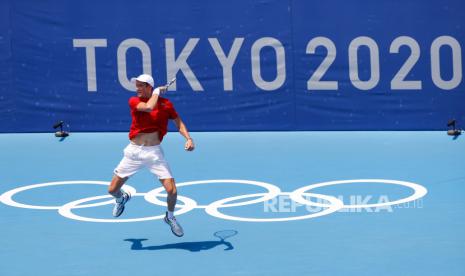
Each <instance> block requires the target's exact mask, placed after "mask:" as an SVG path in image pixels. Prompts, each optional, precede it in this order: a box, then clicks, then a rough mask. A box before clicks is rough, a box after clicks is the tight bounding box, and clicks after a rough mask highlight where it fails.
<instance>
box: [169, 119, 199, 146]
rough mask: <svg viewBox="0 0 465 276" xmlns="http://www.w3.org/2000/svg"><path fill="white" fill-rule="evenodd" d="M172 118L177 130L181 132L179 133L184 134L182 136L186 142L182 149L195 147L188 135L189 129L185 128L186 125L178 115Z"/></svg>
mask: <svg viewBox="0 0 465 276" xmlns="http://www.w3.org/2000/svg"><path fill="white" fill-rule="evenodd" d="M173 120H174V123H175V124H176V127H177V128H178V130H179V133H181V135H182V136H184V138H186V140H187V141H186V144H185V145H184V149H185V150H187V151H193V150H194V148H195V144H194V140H192V138H191V136H190V135H189V131H188V130H187V127H186V125H185V124H184V122H183V121H182V120H181V118H180V117H179V116H178V117H176V118H175V119H173Z"/></svg>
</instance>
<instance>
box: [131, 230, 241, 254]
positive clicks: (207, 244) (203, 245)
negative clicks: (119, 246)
mask: <svg viewBox="0 0 465 276" xmlns="http://www.w3.org/2000/svg"><path fill="white" fill-rule="evenodd" d="M226 231H228V232H226ZM226 231H218V232H215V234H214V236H215V237H218V238H219V239H220V240H218V241H217V240H212V241H198V242H178V243H169V244H163V245H143V244H142V242H143V241H147V240H148V239H125V241H128V242H132V245H131V250H165V249H183V250H188V251H191V252H199V251H204V250H210V249H213V248H215V247H217V246H221V245H224V246H225V248H224V250H225V251H227V250H233V249H234V246H233V245H232V243H230V242H228V241H225V239H227V238H229V237H232V236H234V235H236V234H237V231H235V230H226ZM222 232H224V233H226V234H224V235H221V233H222ZM218 233H219V234H218Z"/></svg>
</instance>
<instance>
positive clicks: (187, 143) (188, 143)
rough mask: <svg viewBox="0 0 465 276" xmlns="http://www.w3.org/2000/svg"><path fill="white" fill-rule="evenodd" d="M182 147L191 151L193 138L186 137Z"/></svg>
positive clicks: (193, 146) (193, 145) (193, 147)
mask: <svg viewBox="0 0 465 276" xmlns="http://www.w3.org/2000/svg"><path fill="white" fill-rule="evenodd" d="M184 149H185V150H187V151H193V150H194V149H195V144H194V140H192V139H187V141H186V144H185V145H184Z"/></svg>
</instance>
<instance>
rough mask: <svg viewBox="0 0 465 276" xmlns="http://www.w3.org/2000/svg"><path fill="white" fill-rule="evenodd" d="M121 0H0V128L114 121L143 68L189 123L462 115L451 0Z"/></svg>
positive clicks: (369, 122) (242, 125)
mask: <svg viewBox="0 0 465 276" xmlns="http://www.w3.org/2000/svg"><path fill="white" fill-rule="evenodd" d="M133 2H135V3H131V2H130V1H123V0H116V1H88V0H84V1H62V0H47V1H34V0H10V1H8V0H0V8H1V9H0V66H1V67H0V68H1V71H0V92H1V95H0V105H1V106H0V132H44V131H51V130H52V129H51V125H53V123H54V122H56V121H58V120H64V121H66V122H67V123H69V124H70V126H71V130H72V131H127V130H128V127H129V124H130V116H129V110H128V106H127V100H128V98H129V97H130V96H131V95H134V94H133V92H131V91H129V90H130V89H132V88H131V87H130V86H129V85H128V83H127V82H128V79H129V78H130V77H133V76H136V75H138V74H140V73H142V72H145V73H152V74H153V75H154V78H155V81H156V82H157V83H158V84H164V83H165V82H166V80H167V79H169V78H170V77H171V76H174V75H175V76H176V77H177V83H176V86H175V87H172V89H173V90H172V91H169V93H168V94H167V97H168V98H170V99H171V100H172V101H173V103H174V104H175V107H176V108H177V110H178V112H179V113H180V115H181V117H182V118H183V119H184V120H185V121H186V123H187V125H188V127H189V129H190V130H194V131H215V130H217V131H219V130H411V129H414V130H436V129H437V130H439V129H445V128H446V126H445V124H446V123H447V120H448V119H451V118H456V119H458V121H459V122H460V121H462V122H465V108H464V107H465V91H464V83H463V76H462V72H463V55H462V46H463V44H464V39H465V24H464V22H465V21H464V20H463V18H465V2H463V1H462V0H445V1H421V0H403V1H401V0H390V1H369V0H351V1H345V0H327V1H310V0H287V1H285V0H261V1H257V0H236V1H218V0H204V1H192V0H172V1H151V0H141V1H133Z"/></svg>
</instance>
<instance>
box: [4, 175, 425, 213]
mask: <svg viewBox="0 0 465 276" xmlns="http://www.w3.org/2000/svg"><path fill="white" fill-rule="evenodd" d="M218 182H219V183H243V184H252V185H258V186H262V187H265V188H266V189H268V190H269V193H257V194H247V195H240V196H235V197H229V198H224V199H221V200H217V201H215V202H213V203H210V204H209V205H206V206H200V205H197V203H196V202H195V201H194V200H192V199H190V198H187V197H181V196H180V199H181V201H185V203H186V205H187V207H185V206H186V205H178V206H179V207H185V208H181V210H178V211H176V212H175V214H183V213H186V212H189V211H191V210H192V209H194V208H204V209H206V210H207V209H209V211H207V213H209V214H210V215H213V216H216V217H219V218H224V219H233V220H239V221H261V222H266V221H287V220H298V219H305V218H311V217H317V216H323V215H327V214H330V213H333V212H335V211H337V210H334V211H333V209H336V208H337V206H335V205H336V203H335V204H330V205H328V204H322V203H317V202H312V201H310V200H306V199H304V198H303V195H313V196H314V197H320V198H323V197H327V198H334V197H332V196H327V195H321V194H310V193H307V191H309V190H312V189H316V188H318V187H323V186H330V185H337V184H349V183H366V182H372V183H382V184H396V185H401V186H406V187H409V188H411V189H413V190H414V194H413V195H411V196H409V197H406V198H403V199H400V200H396V201H389V202H384V203H376V204H364V205H362V204H360V205H344V204H343V205H342V208H369V207H381V206H390V205H396V204H402V203H406V202H410V201H413V200H417V199H419V198H421V197H423V196H425V195H426V194H427V192H428V191H427V189H426V188H425V187H423V186H421V185H419V184H416V183H412V182H407V181H400V180H386V179H354V180H338V181H329V182H322V183H317V184H311V185H308V186H305V187H301V188H299V189H296V190H294V191H293V192H281V190H280V188H279V187H277V186H275V185H273V184H269V183H265V182H259V181H251V180H230V179H220V180H199V181H189V182H181V183H179V184H178V186H185V185H194V184H208V183H218ZM65 184H98V185H109V182H105V181H89V180H76V181H57V182H46V183H40V184H32V185H27V186H23V187H19V188H15V189H13V190H10V191H7V192H5V193H3V194H1V195H0V202H2V203H4V204H6V205H10V206H13V207H19V208H28V209H43V210H51V209H58V210H59V213H60V214H61V213H63V210H64V211H65V212H64V213H65V214H66V215H69V216H71V218H72V219H78V220H83V221H97V222H133V221H143V220H154V219H160V218H162V217H164V215H160V216H154V217H144V218H132V219H126V220H122V219H94V218H86V217H80V216H77V215H75V214H73V213H72V212H71V209H74V208H88V207H96V206H102V205H106V204H109V203H113V202H114V201H113V199H111V200H108V201H104V202H99V203H93V204H84V205H80V204H81V203H83V202H86V201H91V200H97V199H103V198H107V197H108V198H111V196H110V195H104V196H96V197H88V198H84V199H80V200H76V201H73V202H69V203H67V204H65V205H63V206H41V205H28V204H23V203H19V202H16V201H14V200H13V196H14V195H15V194H17V193H19V192H21V191H25V190H29V189H34V188H39V187H46V186H53V185H65ZM125 188H127V190H128V191H130V192H131V193H132V194H134V195H136V196H142V195H144V198H145V199H146V200H147V198H149V197H148V196H149V193H150V196H152V195H153V197H152V198H155V199H156V196H164V197H166V194H160V193H159V192H160V191H162V190H163V189H164V188H163V187H160V188H157V189H154V190H152V191H150V192H149V193H136V190H135V189H134V188H133V187H131V186H129V185H127V184H126V185H125ZM263 195H265V196H263ZM278 195H289V197H290V198H291V199H292V200H294V201H295V202H297V203H300V204H304V205H311V206H317V207H323V208H329V209H328V210H325V211H323V212H319V213H316V214H311V215H306V216H299V217H287V218H263V219H260V218H240V217H233V216H228V215H225V214H222V213H220V212H219V211H218V208H226V207H234V206H244V205H250V204H253V203H258V202H264V201H266V200H269V199H272V198H274V197H276V196H278ZM255 196H263V197H262V198H259V199H256V200H249V201H245V202H240V203H233V204H224V202H228V201H234V200H237V199H241V198H249V197H255ZM334 199H336V200H339V199H337V198H334ZM326 200H328V201H331V200H330V199H326ZM147 201H148V202H149V203H154V204H156V205H160V206H166V203H164V202H161V201H160V200H158V199H156V200H147ZM339 201H340V200H339ZM159 203H161V204H159ZM218 204H219V205H218ZM217 205H218V206H217ZM337 205H339V202H338V203H337ZM65 206H66V207H65ZM70 206H71V207H70ZM212 207H213V208H212ZM60 209H61V211H60ZM67 209H69V210H67ZM339 209H341V208H339ZM212 210H213V211H212ZM68 211H69V213H67V212H68Z"/></svg>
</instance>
